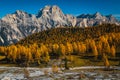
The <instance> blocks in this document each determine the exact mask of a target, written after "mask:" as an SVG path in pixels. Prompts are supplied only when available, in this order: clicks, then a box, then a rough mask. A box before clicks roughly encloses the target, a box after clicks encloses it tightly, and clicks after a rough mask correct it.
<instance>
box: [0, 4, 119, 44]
mask: <svg viewBox="0 0 120 80" xmlns="http://www.w3.org/2000/svg"><path fill="white" fill-rule="evenodd" d="M103 23H110V24H116V25H120V22H119V21H118V20H117V19H116V18H115V17H114V16H112V15H107V16H104V15H102V14H100V13H99V12H96V13H95V14H81V15H79V16H77V17H76V16H73V15H69V14H64V13H63V12H62V10H61V9H60V8H59V7H58V6H56V5H54V6H45V7H44V8H42V9H40V10H39V11H38V13H37V14H36V15H34V14H29V13H27V12H24V11H21V10H17V11H16V12H14V13H12V14H7V15H6V16H5V17H3V18H2V19H0V45H1V46H2V45H9V44H13V43H16V42H18V41H19V40H21V39H23V38H25V37H27V36H28V35H31V34H33V33H36V32H40V31H43V30H48V29H51V28H58V27H83V28H84V27H92V26H96V25H101V24H103Z"/></svg>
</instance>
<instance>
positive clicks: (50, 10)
mask: <svg viewBox="0 0 120 80" xmlns="http://www.w3.org/2000/svg"><path fill="white" fill-rule="evenodd" d="M47 15H48V16H51V15H63V12H62V10H61V9H60V8H59V7H58V6H56V5H53V6H49V5H48V6H45V7H44V8H43V9H41V10H39V12H38V14H37V18H39V17H41V16H47Z"/></svg>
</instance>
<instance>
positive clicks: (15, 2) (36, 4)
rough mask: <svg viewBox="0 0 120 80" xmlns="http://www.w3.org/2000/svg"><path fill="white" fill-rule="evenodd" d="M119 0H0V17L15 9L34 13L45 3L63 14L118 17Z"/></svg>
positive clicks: (119, 14) (119, 10) (119, 12)
mask: <svg viewBox="0 0 120 80" xmlns="http://www.w3.org/2000/svg"><path fill="white" fill-rule="evenodd" d="M119 3H120V0H0V18H2V17H3V16H5V15H6V14H9V13H14V12H15V11H16V10H23V11H26V12H28V13H32V14H36V13H37V12H38V10H40V9H41V8H43V7H44V6H46V5H57V6H59V7H60V8H61V9H62V11H63V12H64V13H65V14H72V15H75V16H77V15H79V14H83V13H85V14H87V13H90V14H93V13H95V12H100V13H102V14H104V15H106V14H113V15H114V16H115V17H118V18H119V17H120V5H119Z"/></svg>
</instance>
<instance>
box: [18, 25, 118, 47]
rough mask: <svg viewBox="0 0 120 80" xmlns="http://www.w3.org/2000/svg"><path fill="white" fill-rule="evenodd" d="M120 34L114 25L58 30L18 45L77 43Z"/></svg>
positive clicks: (37, 35) (38, 34)
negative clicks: (106, 35) (108, 34)
mask: <svg viewBox="0 0 120 80" xmlns="http://www.w3.org/2000/svg"><path fill="white" fill-rule="evenodd" d="M114 32H115V33H117V32H120V26H116V25H114V24H104V25H99V26H95V27H87V28H78V27H75V28H56V29H50V30H47V31H42V32H40V33H35V34H33V35H30V36H29V37H27V38H25V39H23V40H21V41H20V42H18V44H22V45H27V44H33V43H34V42H36V43H38V44H39V43H45V44H48V43H59V44H60V43H65V42H70V43H71V42H77V41H84V40H86V39H88V38H89V39H95V38H99V37H100V36H102V35H105V34H107V33H114Z"/></svg>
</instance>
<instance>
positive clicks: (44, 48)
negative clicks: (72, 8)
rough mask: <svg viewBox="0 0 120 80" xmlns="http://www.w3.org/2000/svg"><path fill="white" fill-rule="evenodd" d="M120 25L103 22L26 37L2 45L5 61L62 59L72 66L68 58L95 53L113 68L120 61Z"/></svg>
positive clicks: (0, 52)
mask: <svg viewBox="0 0 120 80" xmlns="http://www.w3.org/2000/svg"><path fill="white" fill-rule="evenodd" d="M119 49H120V26H117V25H114V24H103V25H99V26H94V27H87V28H78V27H75V28H62V27H61V28H55V29H50V30H46V31H42V32H39V33H35V34H33V35H29V36H28V37H27V38H25V39H22V40H21V41H19V42H18V43H16V44H13V45H9V46H1V47H0V56H5V58H3V59H2V60H1V61H3V62H6V63H15V64H22V65H24V66H29V65H31V64H35V65H37V66H39V65H41V64H48V62H49V61H51V60H53V59H61V60H63V61H64V63H65V65H64V66H65V68H66V69H68V66H67V64H68V61H69V62H72V61H74V58H73V55H75V56H92V60H93V61H99V60H102V61H103V62H104V64H103V65H105V66H107V67H109V66H110V63H109V60H110V59H114V60H117V61H120V51H119ZM119 64H120V63H119ZM119 64H118V65H119Z"/></svg>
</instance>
